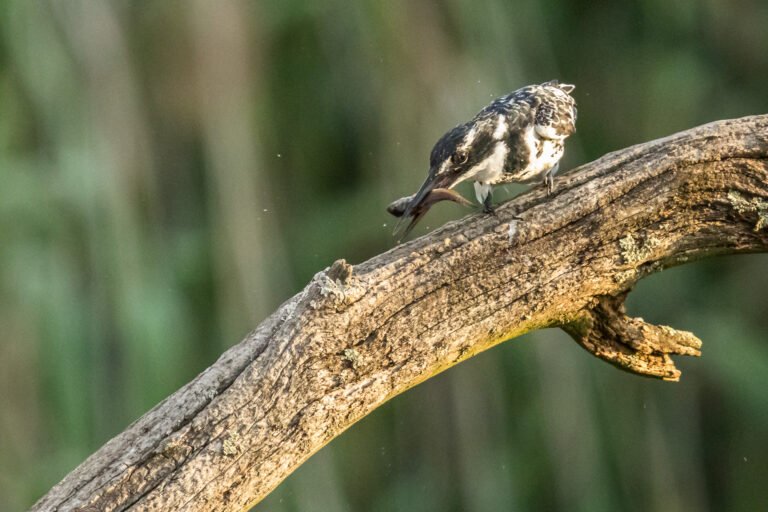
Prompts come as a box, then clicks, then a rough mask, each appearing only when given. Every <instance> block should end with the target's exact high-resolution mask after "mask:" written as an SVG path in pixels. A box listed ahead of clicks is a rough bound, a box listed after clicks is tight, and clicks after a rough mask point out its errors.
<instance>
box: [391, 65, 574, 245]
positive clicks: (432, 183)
mask: <svg viewBox="0 0 768 512" xmlns="http://www.w3.org/2000/svg"><path fill="white" fill-rule="evenodd" d="M573 89H574V86H573V85H569V84H561V83H559V82H558V81H557V80H552V81H550V82H545V83H543V84H540V85H529V86H527V87H523V88H521V89H518V90H516V91H515V92H513V93H511V94H507V95H506V96H502V97H501V98H498V99H496V100H494V101H493V102H492V103H491V104H490V105H488V106H487V107H485V108H484V109H483V110H481V111H480V112H478V114H477V115H476V116H475V117H474V118H473V119H472V120H471V121H469V122H467V123H464V124H460V125H458V126H456V127H455V128H453V129H452V130H450V131H449V132H448V133H446V134H445V135H443V136H442V137H441V138H440V140H438V141H437V143H436V144H435V147H434V148H433V149H432V153H431V155H430V158H429V166H430V168H429V175H428V176H427V179H426V181H424V184H423V185H422V186H421V188H420V189H419V191H418V192H417V193H416V194H415V195H414V196H412V199H411V200H410V201H409V203H408V206H407V207H406V208H405V210H404V212H403V215H402V217H401V219H406V218H409V217H412V220H411V222H410V224H408V226H407V227H406V229H405V233H404V235H406V234H407V233H408V232H409V231H410V230H411V229H412V228H413V226H414V225H415V223H416V221H418V219H419V218H420V217H421V216H422V215H423V214H424V213H425V208H424V202H425V201H427V199H428V198H430V197H431V196H430V193H431V191H432V190H434V189H438V188H439V189H450V188H453V187H455V186H456V185H458V184H459V183H461V182H462V181H465V180H472V181H474V186H475V195H476V196H477V199H478V201H480V203H481V204H482V205H483V210H484V211H486V212H491V211H493V210H492V202H491V195H492V187H493V186H494V185H499V184H502V183H531V182H535V181H541V182H543V183H544V184H545V185H546V187H547V191H548V192H551V190H552V176H553V175H554V174H555V172H557V168H558V165H559V162H560V158H562V156H563V151H564V143H565V139H566V138H567V137H568V136H569V135H571V134H573V133H574V132H575V131H576V102H575V101H574V99H573V98H572V97H571V96H570V92H571V91H573ZM434 202H435V201H434V199H433V201H432V203H434ZM430 206H431V204H430ZM414 212H419V213H420V215H418V216H415V215H414Z"/></svg>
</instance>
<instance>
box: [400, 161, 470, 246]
mask: <svg viewBox="0 0 768 512" xmlns="http://www.w3.org/2000/svg"><path fill="white" fill-rule="evenodd" d="M455 184H456V180H455V178H453V177H452V176H449V175H447V174H443V175H437V174H433V173H432V172H430V177H429V178H427V180H426V181H425V182H424V183H423V184H422V185H421V188H420V189H419V191H418V192H416V194H414V195H413V197H412V199H411V200H410V201H409V202H408V205H407V206H406V207H405V210H404V211H403V212H402V215H401V216H400V220H399V221H398V223H397V226H396V227H395V233H399V232H401V231H402V236H401V237H400V238H401V239H402V238H405V237H406V236H408V233H410V231H411V230H412V229H413V228H414V226H415V225H416V223H417V222H418V221H419V219H421V217H423V216H424V214H425V213H427V211H428V210H429V209H430V208H431V207H432V205H433V204H435V203H437V202H439V201H443V200H449V201H454V202H456V203H459V204H465V203H468V201H467V200H466V199H464V198H463V197H461V196H459V195H458V194H456V193H454V192H453V191H450V190H448V189H450V188H451V187H452V186H453V185H455ZM457 196H458V198H457ZM459 198H460V199H459ZM390 213H392V214H393V215H395V214H394V213H393V212H392V211H390ZM409 217H412V219H411V221H410V222H409V223H408V225H407V226H405V228H403V222H404V221H405V220H406V219H408V218H409Z"/></svg>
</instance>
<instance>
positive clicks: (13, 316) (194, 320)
mask: <svg viewBox="0 0 768 512" xmlns="http://www.w3.org/2000/svg"><path fill="white" fill-rule="evenodd" d="M767 49H768V3H767V2H765V1H763V0H735V1H729V2H726V1H720V2H718V1H715V0H710V1H701V2H698V1H693V0H678V1H670V0H664V1H662V0H635V1H630V2H613V1H597V2H593V1H589V2H588V1H585V0H581V1H573V2H565V1H562V2H559V1H555V0H544V1H538V0H520V1H515V2H508V1H504V0H475V1H470V0H440V1H437V0H412V1H405V0H399V1H390V0H387V1H384V0H381V1H374V0H359V1H349V0H346V1H341V0H323V1H309V0H307V1H301V0H257V1H248V2H246V1H239V2H235V1H229V0H221V1H213V0H196V1H195V0H189V1H185V2H180V1H160V0H157V1H154V2H140V1H134V2H128V1H117V0H115V1H104V0H69V1H66V2H64V1H62V2H59V1H43V0H40V1H26V0H0V510H2V511H6V510H8V511H11V510H21V509H24V508H26V507H28V506H30V505H31V504H32V503H33V502H34V501H35V500H36V499H37V498H38V497H40V496H41V495H42V494H43V493H44V492H45V491H46V490H47V489H48V488H49V487H50V486H52V485H53V484H54V483H56V482H57V481H58V480H59V479H60V478H62V477H63V476H64V475H65V474H66V473H67V472H68V471H70V470H71V469H72V468H74V467H75V466H76V465H77V464H78V463H80V462H81V461H82V460H84V458H85V457H86V456H87V455H89V454H90V453H91V452H93V451H94V450H96V449H97V448H98V447H99V446H100V445H101V444H103V443H104V442H105V441H106V440H107V439H109V438H111V437H112V436H113V435H115V434H117V433H118V432H119V431H121V430H122V429H123V428H125V427H126V426H127V425H128V424H129V423H130V422H131V421H132V420H134V419H135V418H137V417H139V416H140V415H141V414H142V413H144V412H145V411H147V410H148V409H149V408H151V407H152V406H153V405H155V404H156V403H157V402H158V401H159V400H160V399H162V398H163V397H165V396H166V395H168V394H170V393H172V392H173V391H174V390H176V389H177V388H178V387H180V386H181V385H182V384H184V383H185V382H187V381H188V380H189V379H191V378H192V377H193V376H194V375H196V374H197V373H198V372H200V371H201V370H202V369H204V368H205V367H206V366H207V365H209V364H211V363H212V362H213V361H214V360H215V359H216V357H217V356H218V355H219V354H220V353H221V352H222V351H223V350H225V349H226V348H227V347H229V346H231V345H233V344H234V343H236V342H238V341H239V340H240V339H241V338H242V337H243V336H244V335H245V334H246V333H247V332H248V331H249V330H250V329H251V328H253V327H254V326H255V325H256V324H257V323H258V322H259V321H260V320H262V319H263V318H264V317H265V316H266V315H268V314H269V313H270V312H271V311H273V310H274V309H275V308H276V307H277V306H278V305H279V304H280V303H281V302H282V301H284V300H286V299H287V298H288V297H290V296H291V295H293V294H294V293H296V292H297V291H298V290H300V289H301V288H302V287H303V286H304V285H305V283H306V282H307V281H308V280H309V279H310V277H311V276H312V275H313V274H314V273H315V272H317V271H319V270H321V269H322V268H323V267H325V266H327V265H329V264H330V263H331V262H332V261H333V260H334V259H337V258H342V257H343V258H346V259H347V260H348V261H351V262H354V263H357V262H360V261H364V260H366V259H368V258H370V257H371V256H373V255H375V254H377V253H379V252H381V251H384V250H386V249H387V248H389V247H391V246H392V245H393V239H392V236H391V231H392V221H391V219H390V218H389V217H388V216H387V214H386V213H385V211H384V207H385V205H386V204H387V203H388V202H389V201H391V200H392V199H394V198H397V197H400V196H403V195H406V194H409V193H412V192H414V191H415V189H416V187H417V186H418V185H419V184H420V182H421V180H422V178H423V177H424V175H425V173H426V171H427V167H426V164H427V158H428V154H429V151H430V149H431V147H432V144H433V143H434V142H435V140H437V138H438V137H439V136H440V135H442V133H443V132H444V131H445V130H447V129H448V128H450V127H452V126H454V125H455V124H457V123H459V122H463V121H464V120H466V119H468V118H469V117H470V116H472V115H473V114H474V113H475V112H476V111H477V110H479V109H480V108H481V107H483V106H484V105H485V104H486V103H488V102H489V100H490V99H491V97H495V96H498V95H501V94H504V93H506V92H509V91H511V90H514V89H516V88H518V87H520V86H522V85H525V84H529V83H534V82H541V81H544V80H549V79H552V78H559V79H561V80H562V81H567V82H570V83H574V84H576V85H577V88H576V91H575V93H574V94H575V97H576V98H577V101H578V104H579V124H578V133H577V134H576V135H575V136H574V137H572V138H571V139H570V140H569V143H568V146H567V151H566V158H565V160H564V162H563V166H562V168H564V169H568V168H570V167H573V166H575V165H578V164H580V163H584V162H587V161H590V160H593V159H595V158H597V157H599V156H600V155H602V154H604V153H605V152H607V151H612V150H615V149H620V148H623V147H625V146H628V145H631V144H635V143H638V142H642V141H646V140H649V139H653V138H656V137H660V136H663V135H667V134H669V133H672V132H674V131H678V130H682V129H686V128H689V127H692V126H695V125H698V124H701V123H704V122H708V121H712V120H716V119H720V118H731V117H738V116H743V115H748V114H756V113H765V112H768V94H767V93H768V91H767V87H768V53H767ZM515 191H519V190H513V192H515ZM465 192H466V190H465ZM464 214H465V211H463V210H461V209H460V208H458V207H456V206H455V205H451V204H445V205H442V204H441V205H439V206H438V207H436V208H434V209H433V211H432V212H430V215H429V216H428V217H427V219H426V221H425V222H422V224H420V226H419V228H417V230H416V234H417V235H418V234H423V233H424V232H426V231H427V230H428V229H429V227H430V226H431V227H434V226H435V225H438V224H440V223H442V222H444V221H445V220H447V219H449V218H456V217H458V216H461V215H464ZM767 304H768V271H767V269H766V256H765V255H752V256H740V257H729V258H721V259H715V260H709V261H704V262H701V263H697V264H694V265H687V266H684V267H680V268H676V269H672V270H669V271H666V272H664V273H663V274H661V275H657V276H653V277H651V278H649V279H646V280H645V281H643V282H641V283H640V284H639V286H638V287H637V290H636V292H635V293H634V294H633V295H632V296H631V298H630V304H629V308H630V311H631V312H632V313H634V314H637V315H642V316H643V317H645V318H646V319H649V320H650V321H654V322H660V323H666V324H671V325H674V326H675V327H678V328H681V329H689V330H693V331H695V332H696V333H697V334H698V335H699V336H700V337H701V338H702V339H703V340H704V342H705V347H704V357H703V358H701V359H700V360H683V361H680V365H681V367H682V369H683V371H684V374H683V380H682V382H681V383H679V384H669V383H661V382H656V381H652V380H647V379H643V378H639V377H635V376H632V375H629V374H626V373H622V372H620V371H617V370H616V369H614V368H612V367H610V366H608V365H607V364H605V363H603V362H600V361H598V360H597V359H595V358H593V357H591V356H589V355H588V354H587V353H586V352H584V351H583V350H581V349H580V348H578V347H577V346H576V345H575V344H574V343H573V342H571V341H570V340H569V339H568V338H567V337H566V336H565V335H564V334H563V333H562V332H560V331H556V330H549V331H542V332H536V333H533V334H530V335H527V336H524V337H523V338H520V339H518V340H515V341H514V342H512V343H506V344H503V345H501V346H498V347H496V348H494V349H493V350H490V351H488V352H486V353H484V354H481V355H479V356H478V357H475V358H473V359H472V360H470V361H468V362H466V363H464V364H462V365H460V366H458V367H456V368H454V369H452V370H450V371H448V372H446V373H444V374H442V375H440V376H438V377H436V378H433V379H431V380H430V381H428V382H426V383H425V384H423V385H421V386H419V387H417V388H416V389H414V390H412V391H409V392H408V393H406V394H405V395H404V396H401V397H398V398H397V399H395V400H393V401H391V402H390V403H388V404H386V405H385V406H384V407H382V408H380V409H379V410H377V411H376V412H375V413H374V414H372V415H370V416H369V417H368V418H366V419H364V420H363V421H361V422H360V423H359V424H358V425H356V426H354V427H353V428H351V429H350V430H349V431H348V432H347V433H345V434H344V435H343V436H342V437H340V438H339V439H337V440H336V441H334V442H333V443H331V445H329V446H328V447H327V448H325V449H324V450H322V451H321V452H320V453H319V454H317V455H316V456H314V457H313V458H312V459H311V460H310V461H309V462H308V463H307V464H305V465H304V466H303V467H302V468H301V469H299V470H298V471H297V472H296V473H295V474H293V475H292V476H291V477H290V478H288V479H287V480H286V481H285V482H284V483H283V484H282V485H281V486H280V487H279V488H278V489H277V490H276V491H275V492H274V493H273V494H272V495H270V496H269V497H268V498H267V499H266V500H265V501H263V502H262V503H261V504H260V505H259V506H257V507H256V509H255V510H257V511H278V512H280V511H286V512H287V511H358V510H372V511H381V512H384V511H424V510H435V511H436V510H440V511H489V510H567V511H610V510H627V511H645V510H657V511H689V510H696V511H707V510H731V511H754V510H766V509H768V485H766V482H767V481H768V396H766V390H767V389H768V345H767V344H766V343H765V337H766V333H768V306H767Z"/></svg>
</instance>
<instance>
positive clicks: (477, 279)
mask: <svg viewBox="0 0 768 512" xmlns="http://www.w3.org/2000/svg"><path fill="white" fill-rule="evenodd" d="M767 157H768V116H766V115H763V116H753V117H747V118H743V119H737V120H730V121H721V122H716V123H712V124H709V125H705V126H702V127H698V128H695V129H692V130H689V131H686V132H682V133H679V134H676V135H673V136H670V137H667V138H664V139H661V140H657V141H653V142H649V143H647V144H641V145H638V146H634V147H631V148H628V149H625V150H622V151H618V152H615V153H611V154H609V155H606V156H604V157H603V158H601V159H599V160H597V161H595V162H592V163H590V164H587V165H584V166H582V167H580V168H579V169H576V170H574V171H573V172H571V173H569V174H567V175H566V176H563V177H561V178H559V179H558V180H557V181H556V183H555V185H556V188H555V193H554V195H553V196H551V197H546V196H545V194H544V193H543V191H541V190H535V191H532V192H529V193H526V194H524V195H523V196H521V197H518V198H516V199H515V200H513V201H510V202H509V203H507V204H505V205H504V206H502V207H500V208H499V209H498V210H497V214H496V215H495V216H487V215H481V214H477V215H471V216H469V217H468V218H465V219H462V220H460V221H458V222H453V223H450V224H448V225H446V226H444V227H442V228H440V229H438V230H437V231H435V232H433V233H431V234H430V235H428V236H424V237H422V238H419V239H417V240H414V241H412V242H410V243H407V244H404V245H400V246H397V247H395V248H394V249H392V250H390V251H389V252H387V253H385V254H382V255H380V256H377V257H375V258H373V259H371V260H369V261H367V262H365V263H361V264H359V265H356V266H354V267H353V266H350V265H348V264H347V263H345V262H344V261H343V260H340V261H337V262H336V263H335V264H334V265H333V266H331V267H330V268H329V269H326V270H325V271H323V272H320V273H318V274H317V275H316V276H315V277H314V279H313V280H312V282H310V283H309V285H308V286H307V287H306V288H305V289H304V290H303V291H302V292H301V293H299V294H298V295H296V296H295V297H293V298H292V299H290V300H288V301H287V302H286V303H285V304H283V305H282V306H281V307H280V309H279V310H278V311H277V312H275V313H274V314H273V315H272V316H271V317H269V318H268V319H267V320H266V321H264V322H263V323H262V324H261V325H260V326H259V327H258V328H257V329H256V330H255V331H254V332H253V333H251V334H250V335H249V336H248V337H247V338H246V339H245V340H243V341H242V342H241V343H240V344H239V345H237V346H235V347H233V348H232V349H230V350H228V351H227V352H226V353H224V355H222V356H221V358H220V359H219V360H218V361H217V362H216V363H215V364H214V365H213V366H211V367H210V368H208V369H207V370H205V371H204V372H203V373H201V374H200V375H199V376H198V377H197V378H196V379H195V380H193V381H192V382H190V383H189V384H187V385H186V386H184V387H183V388H182V389H180V390H179V391H178V392H176V393H175V394H173V395H172V396H170V397H168V398H167V399H166V400H164V401H163V402H162V403H160V404H159V405H158V406H156V407H155V408H154V409H152V410H151V411H150V412H148V413H147V414H145V415H144V416H143V417H142V418H141V419H139V420H138V421H136V422H135V423H134V424H133V425H131V426H130V427H128V429H127V430H125V432H123V433H122V434H120V435H118V436H117V437H115V438H114V439H112V440H111V441H110V442H108V443H107V444H106V445H105V446H104V447H103V448H101V449H100V450H99V451H98V452H96V453H95V454H94V455H92V456H91V457H90V458H88V460H86V461H85V462H84V463H83V464H82V465H80V466H79V467H78V468H77V469H75V470H74V471H73V472H72V473H71V474H69V475H68V476H67V477H66V478H65V479H64V480H63V481H62V482H61V483H59V484H58V485H57V486H55V487H54V488H53V489H51V491H50V492H49V493H48V494H47V495H46V496H44V497H43V498H42V499H41V500H40V501H39V502H38V503H37V504H36V505H35V506H34V507H33V510H73V509H75V510H99V511H105V510H107V511H108V510H126V509H131V510H186V511H192V510H200V511H202V510H205V511H223V510H243V509H245V508H247V507H248V506H249V505H252V504H254V503H255V502H257V501H258V500H259V499H261V498H262V497H264V496H265V495H266V494H267V493H269V492H270V491H271V490H272V489H273V488H274V487H275V486H277V484H279V483H280V481H282V480H283V479H284V478H285V477H286V476H287V475H289V474H290V473H291V471H293V470H294V469H295V468H296V467H297V466H298V465H299V464H301V463H302V462H303V461H304V460H306V459H307V457H309V456H310V455H312V453H314V452H316V451H317V450H319V449H320V448H321V447H322V446H323V445H325V444H326V443H327V442H328V441H330V440H331V439H332V438H334V437H335V436H337V435H339V434H340V433H341V432H342V431H343V430H344V429H346V428H347V427H349V426H350V425H352V424H353V423H354V422H356V421H357V420H359V419H360V418H362V417H363V416H365V415H366V414H368V413H369V412H371V411H372V410H373V409H375V408H376V407H378V406H380V405H381V404H382V403H384V402H385V401H386V400H388V399H390V398H392V397H393V396H395V395H397V394H399V393H402V392H403V391H405V390H407V389H408V388H410V387H412V386H415V385H416V384H418V383H419V382H422V381H423V380H425V379H427V378H429V377H431V376H433V375H435V374H436V373H438V372H440V371H442V370H445V369H446V368H449V367H451V366H453V365H454V364H456V363H458V362H460V361H462V360H464V359H467V358H468V357H471V356H472V355H473V354H476V353H478V352H480V351H483V350H485V349H487V348H489V347H491V346H493V345H495V344H497V343H499V342H501V341H503V340H506V339H509V338H513V337H515V336H518V335H520V334H522V333H525V332H527V331H531V330H533V329H539V328H542V327H553V326H559V327H563V328H564V329H565V330H566V331H567V332H568V333H569V334H570V335H571V336H572V337H573V338H574V339H575V340H576V341H577V342H578V343H579V344H580V345H581V346H583V347H585V348H586V349H587V350H589V351H590V352H592V353H593V354H595V355H596V356H598V357H600V358H602V359H605V360H607V361H609V362H611V363H612V364H615V365H617V366H619V367H621V368H624V369H626V370H629V371H633V372H636V373H640V374H644V375H650V376H654V377H660V378H664V379H668V380H676V379H677V378H678V376H679V372H678V371H677V370H676V368H675V367H674V364H673V363H672V360H671V358H670V354H685V355H698V354H699V348H700V346H701V343H700V342H699V340H698V339H696V338H695V337H694V336H693V335H692V334H690V333H685V332H680V331H676V330H674V329H672V328H669V327H658V326H653V325H649V324H647V323H645V322H643V321H642V320H641V319H638V318H629V317H627V316H626V315H625V313H624V310H623V299H624V297H625V295H626V293H627V291H628V290H629V289H630V288H631V287H632V285H633V284H634V283H635V282H636V281H637V280H638V279H640V278H642V277H643V276H645V275H647V274H649V273H652V272H656V271H659V270H662V269H664V268H666V267H670V266H673V265H678V264H681V263H684V262H687V261H691V260H693V259H697V258H702V257H705V256H710V255H715V254H725V253H742V252H755V251H766V249H768V230H767V229H764V228H765V227H766V226H768V160H766V158H767ZM516 216H519V217H521V218H522V220H514V217H516Z"/></svg>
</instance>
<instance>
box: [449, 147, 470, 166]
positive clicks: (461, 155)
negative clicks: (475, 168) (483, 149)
mask: <svg viewBox="0 0 768 512" xmlns="http://www.w3.org/2000/svg"><path fill="white" fill-rule="evenodd" d="M467 160H469V153H467V152H466V151H464V150H461V149H460V150H459V151H457V152H455V153H454V154H453V155H451V161H452V162H453V163H455V164H465V163H467Z"/></svg>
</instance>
